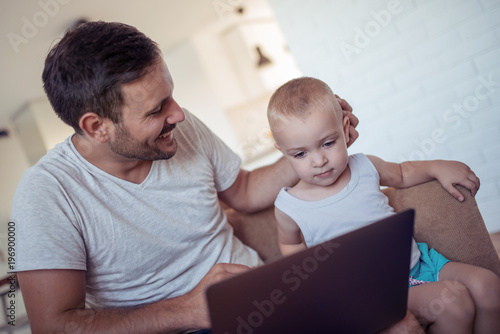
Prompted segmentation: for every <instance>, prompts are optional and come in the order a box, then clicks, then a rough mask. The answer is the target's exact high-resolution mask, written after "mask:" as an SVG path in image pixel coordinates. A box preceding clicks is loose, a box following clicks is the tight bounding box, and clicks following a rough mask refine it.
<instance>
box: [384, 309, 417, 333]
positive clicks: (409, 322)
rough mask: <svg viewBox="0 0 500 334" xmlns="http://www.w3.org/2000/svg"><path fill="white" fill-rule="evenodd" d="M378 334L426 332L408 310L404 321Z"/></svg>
mask: <svg viewBox="0 0 500 334" xmlns="http://www.w3.org/2000/svg"><path fill="white" fill-rule="evenodd" d="M377 334H425V331H424V329H423V328H422V326H421V325H420V323H419V322H418V321H417V319H416V318H415V316H414V315H413V313H411V312H410V311H408V310H407V311H406V316H405V317H404V318H403V320H401V321H400V322H398V323H396V324H394V325H392V326H391V327H389V328H386V329H384V330H382V331H380V332H377Z"/></svg>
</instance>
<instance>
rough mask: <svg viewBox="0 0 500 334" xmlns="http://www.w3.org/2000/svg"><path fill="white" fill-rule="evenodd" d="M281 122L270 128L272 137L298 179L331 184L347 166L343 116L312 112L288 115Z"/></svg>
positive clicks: (328, 112) (347, 123)
mask: <svg viewBox="0 0 500 334" xmlns="http://www.w3.org/2000/svg"><path fill="white" fill-rule="evenodd" d="M339 108H340V107H339ZM284 122H285V123H286V124H282V125H281V126H280V127H279V128H280V129H281V130H280V131H276V132H275V131H273V135H274V139H275V140H276V143H277V145H278V146H279V149H280V150H281V152H282V153H283V155H284V156H285V158H286V159H287V160H288V161H289V162H290V164H291V165H292V168H293V169H294V170H295V172H296V173H297V174H298V176H299V177H300V179H301V180H302V181H304V182H306V183H308V184H311V185H319V186H329V185H332V184H333V183H334V182H335V181H336V180H337V179H338V178H339V176H340V175H341V174H342V173H343V171H344V170H345V168H346V167H347V160H348V154H347V146H346V141H347V140H348V138H347V137H346V135H345V134H346V133H347V132H346V131H348V130H349V121H348V119H347V117H344V118H343V119H341V118H340V117H337V116H336V114H335V113H334V112H332V111H313V112H312V113H311V115H309V116H308V117H307V118H306V119H305V120H301V119H299V118H294V117H292V118H290V119H288V120H286V121H284Z"/></svg>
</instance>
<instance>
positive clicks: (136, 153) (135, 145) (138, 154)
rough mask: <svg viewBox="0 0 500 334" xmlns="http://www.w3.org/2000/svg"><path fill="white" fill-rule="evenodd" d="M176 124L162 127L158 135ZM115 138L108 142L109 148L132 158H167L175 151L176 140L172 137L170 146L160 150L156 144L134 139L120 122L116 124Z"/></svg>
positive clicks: (169, 130)
mask: <svg viewBox="0 0 500 334" xmlns="http://www.w3.org/2000/svg"><path fill="white" fill-rule="evenodd" d="M175 126H176V124H171V125H169V126H168V127H166V128H164V129H163V130H162V132H161V133H160V136H161V135H162V134H164V133H168V132H171V131H172V130H173V129H174V128H175ZM116 128H117V132H116V139H115V140H114V141H113V142H111V143H110V149H111V151H112V152H113V153H115V154H117V155H119V156H122V157H125V158H128V159H134V160H147V161H154V160H167V159H170V158H172V157H173V156H174V155H175V153H176V152H177V141H176V140H175V138H173V139H172V142H171V143H170V145H169V146H170V147H169V149H168V150H167V151H162V150H160V149H159V148H158V147H156V146H151V145H149V144H148V143H146V142H144V143H141V142H139V141H138V140H136V139H134V138H133V137H132V136H131V135H130V132H129V131H128V130H127V129H126V128H125V127H124V126H123V125H121V124H117V127H116Z"/></svg>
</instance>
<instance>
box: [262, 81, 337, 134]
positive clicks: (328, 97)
mask: <svg viewBox="0 0 500 334" xmlns="http://www.w3.org/2000/svg"><path fill="white" fill-rule="evenodd" d="M314 112H327V113H328V112H331V113H334V115H335V117H336V119H337V120H338V121H339V122H342V119H343V114H342V108H341V107H340V104H339V103H338V101H337V98H336V97H335V94H334V93H333V92H332V90H331V89H330V87H329V86H328V85H327V84H326V83H324V82H323V81H321V80H319V79H315V78H310V77H302V78H297V79H292V80H290V81H288V82H287V83H285V84H284V85H282V86H281V87H280V88H278V89H277V90H276V91H275V92H274V94H273V95H272V96H271V99H270V101H269V105H268V108H267V118H268V120H269V126H270V127H271V131H272V133H273V135H275V134H276V133H278V132H280V131H283V130H286V124H287V123H288V122H289V121H290V120H292V119H300V120H302V121H305V120H306V119H307V118H308V117H309V116H310V115H311V114H312V113H314Z"/></svg>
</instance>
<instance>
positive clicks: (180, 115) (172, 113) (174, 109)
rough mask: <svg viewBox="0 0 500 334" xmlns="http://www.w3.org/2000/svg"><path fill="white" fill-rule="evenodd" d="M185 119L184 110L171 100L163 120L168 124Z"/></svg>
mask: <svg viewBox="0 0 500 334" xmlns="http://www.w3.org/2000/svg"><path fill="white" fill-rule="evenodd" d="M185 119H186V115H185V114H184V110H182V108H181V107H180V106H179V105H178V104H177V102H176V101H175V100H173V101H172V102H171V104H170V106H169V110H168V115H167V118H166V119H165V122H166V123H168V124H175V123H180V122H182V121H184V120H185Z"/></svg>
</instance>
